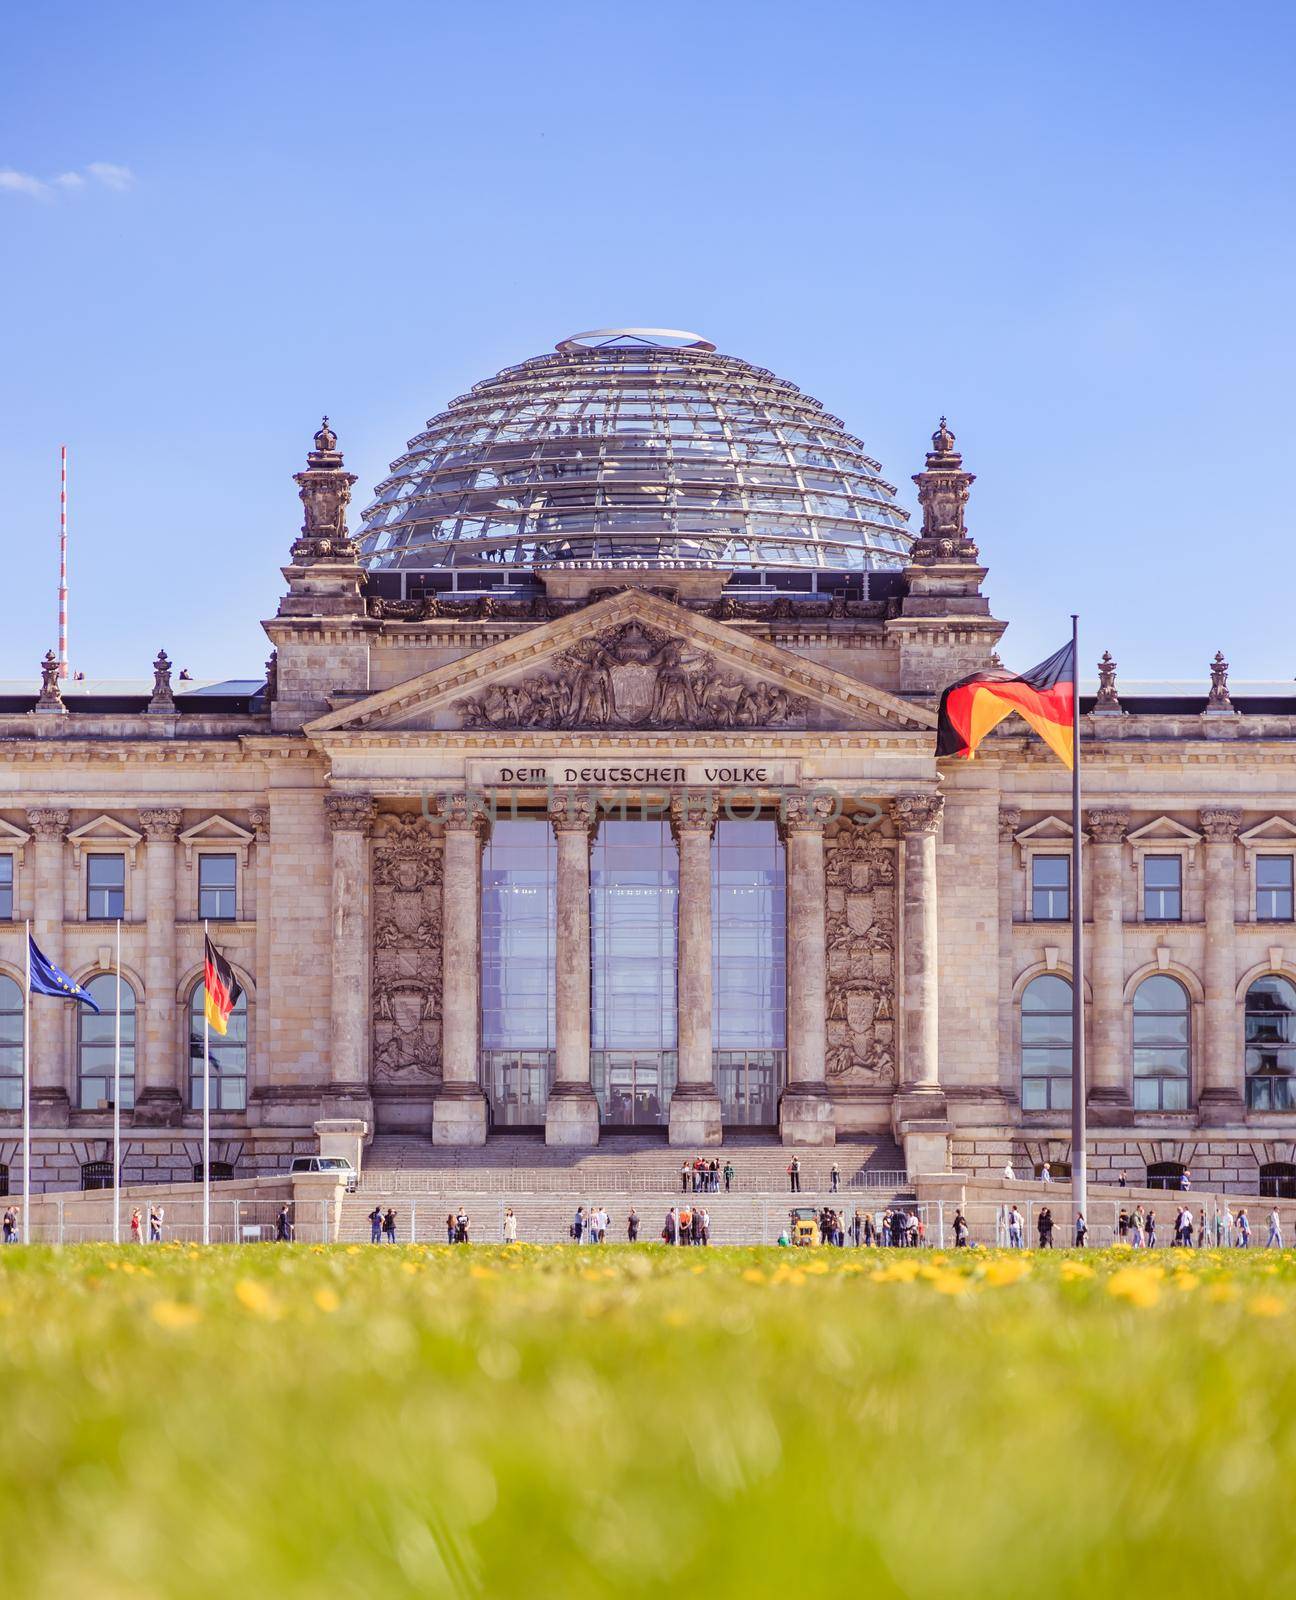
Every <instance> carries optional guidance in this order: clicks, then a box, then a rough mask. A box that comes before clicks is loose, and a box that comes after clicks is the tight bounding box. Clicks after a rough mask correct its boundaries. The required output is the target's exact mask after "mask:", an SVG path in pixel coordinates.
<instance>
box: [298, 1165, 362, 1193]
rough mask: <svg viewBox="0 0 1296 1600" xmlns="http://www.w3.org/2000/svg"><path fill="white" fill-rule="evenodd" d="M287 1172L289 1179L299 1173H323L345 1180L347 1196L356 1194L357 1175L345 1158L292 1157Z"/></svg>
mask: <svg viewBox="0 0 1296 1600" xmlns="http://www.w3.org/2000/svg"><path fill="white" fill-rule="evenodd" d="M288 1170H289V1176H290V1177H296V1175H297V1174H298V1173H299V1172H323V1173H330V1174H332V1176H333V1177H335V1178H345V1180H346V1186H347V1193H348V1194H354V1193H355V1192H356V1184H357V1183H358V1181H359V1174H358V1173H357V1172H356V1169H355V1168H354V1167H353V1166H352V1165H351V1163H350V1162H349V1161H348V1160H347V1158H346V1157H345V1156H294V1157H293V1162H292V1166H291V1167H290V1168H289V1169H288Z"/></svg>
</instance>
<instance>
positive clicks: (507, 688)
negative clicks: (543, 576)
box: [461, 620, 808, 729]
mask: <svg viewBox="0 0 1296 1600" xmlns="http://www.w3.org/2000/svg"><path fill="white" fill-rule="evenodd" d="M807 710H808V702H807V700H806V699H805V697H804V696H803V695H797V694H791V693H789V692H788V691H787V690H786V689H784V688H782V687H781V686H780V685H778V684H774V683H769V682H767V681H763V680H762V681H757V682H754V683H749V682H747V681H745V680H744V679H742V678H739V677H736V676H734V675H732V674H729V673H726V672H724V671H722V670H721V668H720V666H719V664H718V662H717V661H716V659H715V657H714V656H713V655H711V653H710V652H709V651H706V650H703V649H701V648H699V647H698V646H697V645H695V644H693V643H691V642H690V641H687V640H683V639H679V638H676V637H674V636H673V635H671V634H669V633H666V632H664V631H662V630H661V629H659V628H654V627H652V626H651V625H649V624H647V623H644V622H640V621H638V620H635V621H632V622H626V623H622V624H621V625H620V626H619V627H614V628H608V629H605V630H604V631H603V632H601V633H598V634H595V635H594V636H593V637H592V638H589V639H584V640H582V641H581V642H580V643H579V644H577V645H575V646H573V647H572V648H571V649H569V650H564V651H562V652H561V653H560V654H559V655H556V656H554V657H553V658H552V660H551V661H550V663H549V664H548V670H546V671H544V672H536V673H532V674H530V675H529V676H527V677H525V678H523V679H521V680H520V681H519V682H516V683H497V684H492V685H490V687H489V688H487V689H485V690H484V691H483V692H482V693H481V694H478V695H474V696H472V697H471V698H470V699H467V700H465V701H463V702H462V703H461V711H462V716H463V725H464V727H466V728H591V729H594V728H775V727H778V728H803V727H805V725H806V713H807Z"/></svg>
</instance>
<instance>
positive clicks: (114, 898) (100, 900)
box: [86, 855, 126, 922]
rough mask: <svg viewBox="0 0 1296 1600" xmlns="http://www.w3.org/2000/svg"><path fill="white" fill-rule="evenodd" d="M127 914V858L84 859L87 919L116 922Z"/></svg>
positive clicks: (98, 856)
mask: <svg viewBox="0 0 1296 1600" xmlns="http://www.w3.org/2000/svg"><path fill="white" fill-rule="evenodd" d="M125 915H126V857H125V856H101V855H92V856H87V857H86V918H87V920H88V921H90V922H115V921H116V920H117V918H118V917H123V916H125Z"/></svg>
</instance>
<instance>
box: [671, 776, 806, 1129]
mask: <svg viewBox="0 0 1296 1600" xmlns="http://www.w3.org/2000/svg"><path fill="white" fill-rule="evenodd" d="M715 810H716V808H715V797H714V796H713V795H710V794H679V795H676V796H674V798H673V799H672V800H671V832H672V833H673V834H674V835H675V843H676V845H677V846H678V848H679V924H678V935H677V941H676V952H675V959H676V979H675V1003H676V1007H677V1023H676V1031H677V1039H678V1048H679V1074H678V1079H677V1082H676V1085H675V1091H674V1093H673V1094H672V1095H671V1103H670V1142H671V1143H672V1144H674V1145H690V1146H697V1145H712V1144H720V1143H722V1142H723V1139H724V1133H723V1129H722V1125H721V1112H720V1096H719V1095H718V1094H717V1093H716V1086H715V1067H714V1061H713V1054H712V1052H713V1044H714V1041H713V1038H712V1032H713V1028H712V1016H713V999H712V982H711V839H712V835H713V834H714V832H715ZM820 842H821V846H822V837H821V841H820ZM821 856H822V849H821Z"/></svg>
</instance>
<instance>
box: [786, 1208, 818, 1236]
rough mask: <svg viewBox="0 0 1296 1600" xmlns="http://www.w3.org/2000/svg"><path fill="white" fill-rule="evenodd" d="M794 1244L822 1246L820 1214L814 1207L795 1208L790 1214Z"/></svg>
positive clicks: (789, 1219)
mask: <svg viewBox="0 0 1296 1600" xmlns="http://www.w3.org/2000/svg"><path fill="white" fill-rule="evenodd" d="M788 1221H789V1222H790V1223H791V1234H792V1243H793V1244H795V1245H812V1244H821V1243H822V1242H823V1241H822V1240H821V1239H820V1237H819V1212H818V1211H817V1210H816V1208H815V1207H814V1206H793V1207H792V1209H791V1211H789V1212H788Z"/></svg>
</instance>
